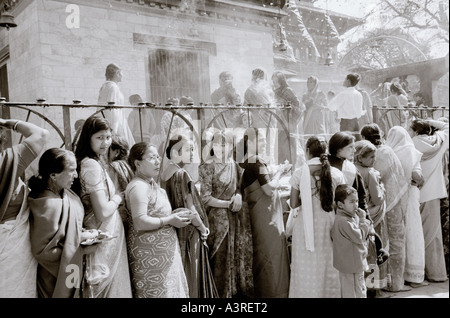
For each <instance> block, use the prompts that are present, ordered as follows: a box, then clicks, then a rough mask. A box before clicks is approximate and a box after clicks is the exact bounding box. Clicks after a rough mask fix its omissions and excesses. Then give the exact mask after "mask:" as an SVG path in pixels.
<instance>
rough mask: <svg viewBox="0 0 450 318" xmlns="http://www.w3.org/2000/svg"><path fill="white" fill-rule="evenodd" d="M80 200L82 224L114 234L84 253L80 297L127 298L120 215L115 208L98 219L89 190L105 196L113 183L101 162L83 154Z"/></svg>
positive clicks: (110, 191) (129, 293) (112, 187)
mask: <svg viewBox="0 0 450 318" xmlns="http://www.w3.org/2000/svg"><path fill="white" fill-rule="evenodd" d="M80 183H81V201H82V202H83V205H84V209H85V218H84V226H85V227H86V228H87V229H99V230H101V231H103V232H109V233H110V234H111V235H112V236H116V238H114V239H112V240H109V241H105V242H102V243H101V244H99V246H98V247H97V249H96V251H95V253H93V254H89V255H87V258H86V276H85V279H84V286H83V292H82V297H83V298H85V297H89V298H130V297H131V283H130V273H129V267H128V258H127V248H126V241H125V232H124V227H123V222H122V218H121V217H120V215H119V211H118V210H116V211H115V212H114V213H113V214H112V215H111V216H110V217H109V218H108V219H107V220H105V221H103V222H100V221H99V220H97V218H96V217H95V214H94V210H93V208H92V203H91V200H90V194H91V193H92V192H95V191H105V192H106V194H107V198H108V199H109V200H110V198H111V197H112V196H113V195H114V193H115V191H116V190H115V187H114V183H113V182H112V180H111V178H110V177H109V175H108V174H107V173H106V171H105V170H104V168H103V167H102V165H101V163H100V162H98V161H96V160H94V159H91V158H85V159H83V160H82V161H81V165H80Z"/></svg>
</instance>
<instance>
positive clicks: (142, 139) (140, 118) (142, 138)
mask: <svg viewBox="0 0 450 318" xmlns="http://www.w3.org/2000/svg"><path fill="white" fill-rule="evenodd" d="M138 111H139V129H140V132H141V141H144V137H143V136H142V115H141V111H142V108H139V109H138Z"/></svg>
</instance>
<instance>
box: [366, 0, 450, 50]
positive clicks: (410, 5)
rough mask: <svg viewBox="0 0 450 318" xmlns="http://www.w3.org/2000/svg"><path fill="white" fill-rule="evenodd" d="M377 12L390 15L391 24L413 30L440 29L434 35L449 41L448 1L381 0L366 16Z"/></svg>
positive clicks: (438, 38)
mask: <svg viewBox="0 0 450 318" xmlns="http://www.w3.org/2000/svg"><path fill="white" fill-rule="evenodd" d="M377 14H378V15H380V14H381V15H384V16H387V17H389V24H391V25H392V24H397V25H402V27H403V28H405V29H408V30H410V31H411V32H417V31H418V30H438V31H439V32H433V37H434V38H436V39H437V40H442V41H445V42H446V43H448V42H449V21H448V1H443V0H407V1H404V0H381V3H380V5H379V6H376V7H375V8H374V9H373V10H372V11H371V12H369V13H368V15H367V17H366V18H368V17H370V16H371V15H377ZM430 34H431V33H430Z"/></svg>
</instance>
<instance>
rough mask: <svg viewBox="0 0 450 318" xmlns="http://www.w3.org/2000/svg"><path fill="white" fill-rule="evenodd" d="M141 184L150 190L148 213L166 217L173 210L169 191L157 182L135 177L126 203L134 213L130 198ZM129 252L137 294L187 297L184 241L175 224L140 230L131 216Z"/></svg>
mask: <svg viewBox="0 0 450 318" xmlns="http://www.w3.org/2000/svg"><path fill="white" fill-rule="evenodd" d="M137 188H141V189H145V192H146V193H147V198H146V199H147V200H148V208H147V215H148V216H152V217H165V216H168V215H170V214H171V213H172V207H171V206H170V202H169V199H168V197H167V194H166V191H164V189H161V188H160V186H159V185H158V184H157V183H156V182H154V181H153V182H152V183H151V184H149V183H147V182H146V181H144V180H142V179H141V178H139V177H134V178H133V180H131V182H130V183H129V184H128V186H127V189H126V191H125V197H126V204H127V207H128V210H129V211H130V212H131V213H132V209H131V202H130V200H131V199H130V198H131V197H132V196H133V192H134V191H136V189H137ZM129 224H130V229H129V232H128V252H129V258H130V267H131V271H132V280H133V294H134V297H136V298H186V297H189V287H188V283H187V280H186V275H185V273H184V269H183V262H182V260H181V252H180V244H179V243H178V237H177V232H176V230H175V228H174V227H173V226H171V225H169V224H166V225H165V226H163V227H162V228H159V229H155V230H150V231H138V230H136V228H135V227H134V223H133V218H132V217H131V218H130V220H129Z"/></svg>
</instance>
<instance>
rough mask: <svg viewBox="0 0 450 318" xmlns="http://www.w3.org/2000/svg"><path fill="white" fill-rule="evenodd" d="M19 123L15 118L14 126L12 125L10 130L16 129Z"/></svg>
mask: <svg viewBox="0 0 450 318" xmlns="http://www.w3.org/2000/svg"><path fill="white" fill-rule="evenodd" d="M19 123H20V120H17V121H16V123H15V124H14V126H13V127H12V130H14V131H17V125H18V124H19Z"/></svg>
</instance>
